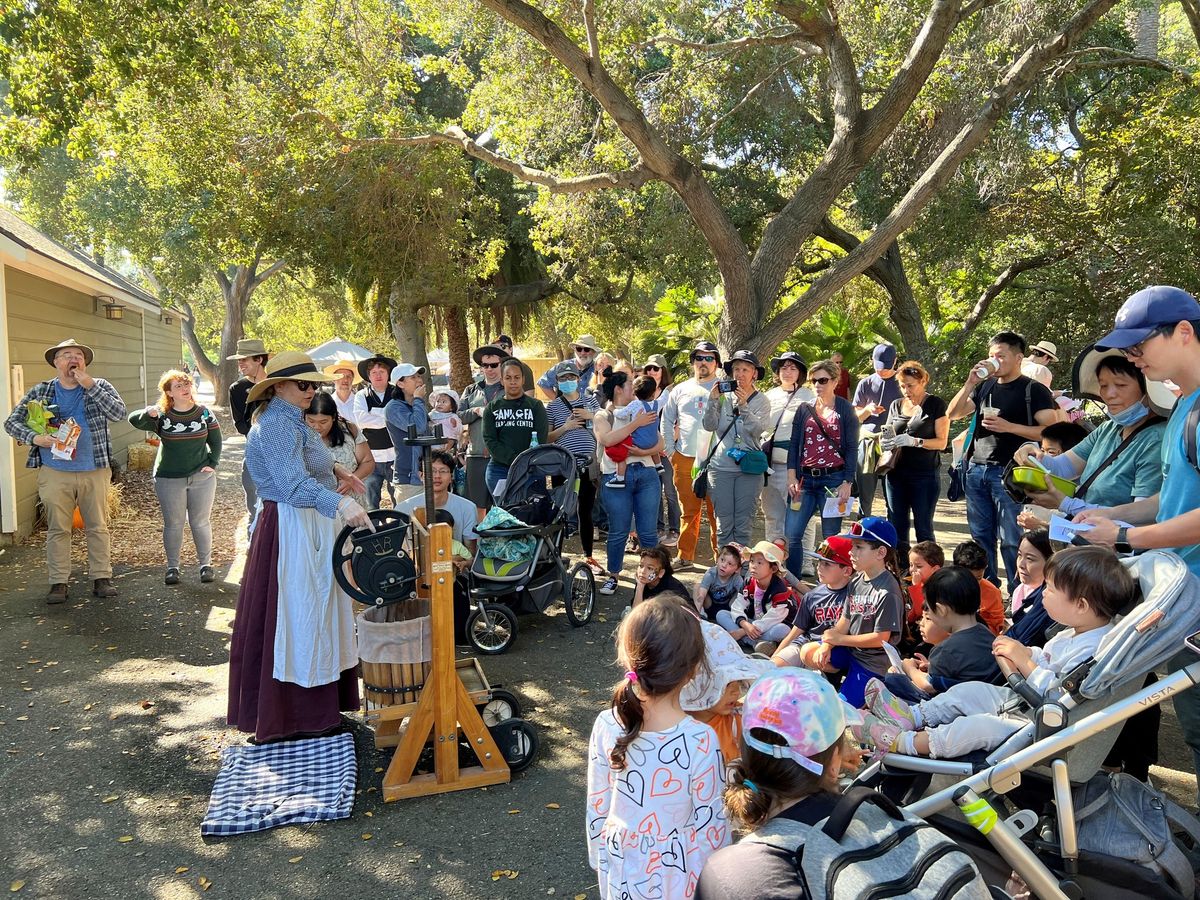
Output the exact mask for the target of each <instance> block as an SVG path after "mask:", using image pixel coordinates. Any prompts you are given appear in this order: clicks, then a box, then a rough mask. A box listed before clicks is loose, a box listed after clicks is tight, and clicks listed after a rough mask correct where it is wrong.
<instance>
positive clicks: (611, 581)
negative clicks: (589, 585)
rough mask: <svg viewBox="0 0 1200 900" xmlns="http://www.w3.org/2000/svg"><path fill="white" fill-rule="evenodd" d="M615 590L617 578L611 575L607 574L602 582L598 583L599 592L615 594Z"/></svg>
mask: <svg viewBox="0 0 1200 900" xmlns="http://www.w3.org/2000/svg"><path fill="white" fill-rule="evenodd" d="M616 592H617V579H616V577H615V576H613V575H609V576H608V578H607V579H605V581H604V584H602V585H600V593H602V594H615V593H616Z"/></svg>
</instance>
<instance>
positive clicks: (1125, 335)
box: [1096, 284, 1200, 350]
mask: <svg viewBox="0 0 1200 900" xmlns="http://www.w3.org/2000/svg"><path fill="white" fill-rule="evenodd" d="M1197 319H1200V303H1197V302H1196V298H1195V297H1193V296H1192V295H1191V294H1189V293H1188V292H1187V291H1185V290H1181V289H1180V288H1177V287H1170V286H1169V285H1162V284H1157V285H1154V286H1153V287H1148V288H1143V289H1142V290H1140V291H1138V292H1137V293H1136V294H1134V295H1133V296H1131V297H1130V298H1129V299H1128V300H1126V301H1125V302H1124V303H1122V304H1121V308H1120V309H1119V310H1117V320H1116V322H1115V323H1114V324H1115V326H1116V327H1115V328H1114V329H1113V330H1112V331H1111V332H1109V333H1108V334H1106V335H1105V336H1104V337H1102V338H1100V340H1098V341H1096V348H1097V349H1098V350H1109V349H1117V350H1124V349H1125V348H1126V347H1132V346H1133V345H1134V344H1137V343H1140V342H1142V341H1144V340H1145V339H1146V338H1148V337H1149V336H1150V333H1151V332H1152V331H1154V329H1155V328H1158V327H1159V326H1160V325H1177V324H1178V323H1180V322H1185V321H1190V322H1194V321H1196V320H1197Z"/></svg>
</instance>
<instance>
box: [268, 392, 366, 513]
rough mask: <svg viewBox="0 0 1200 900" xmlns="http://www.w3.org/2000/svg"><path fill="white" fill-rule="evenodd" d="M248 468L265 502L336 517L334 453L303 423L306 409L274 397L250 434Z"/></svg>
mask: <svg viewBox="0 0 1200 900" xmlns="http://www.w3.org/2000/svg"><path fill="white" fill-rule="evenodd" d="M246 468H247V469H249V470H250V477H251V478H253V479H254V487H255V488H256V489H257V490H258V496H259V497H260V498H261V499H263V500H274V501H275V502H276V503H286V504H287V505H288V506H295V507H299V508H301V509H305V508H315V509H316V510H317V511H318V512H320V513H321V514H322V515H325V516H328V517H329V518H331V519H332V518H333V517H334V516H336V515H337V509H338V503H340V502H341V501H342V495H341V494H339V493H337V492H336V491H335V490H334V488H335V487H337V478H335V477H334V474H333V454H332V453H330V452H329V448H328V447H326V446H325V442H324V441H322V440H321V438H320V437H318V436H317V433H316V432H315V431H313V430H312V429H311V428H309V427H308V426H307V425H305V424H304V411H303V410H302V409H300V407H298V406H293V405H292V404H290V403H288V402H287V401H286V400H283V399H280V398H279V397H275V398H273V399H272V400H271V402H270V403H269V404H268V405H267V408H266V409H264V410H263V411H262V413H261V414H260V415H259V417H258V421H256V422H255V423H254V424H253V425H252V426H251V427H250V434H248V435H247V436H246Z"/></svg>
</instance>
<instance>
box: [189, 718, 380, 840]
mask: <svg viewBox="0 0 1200 900" xmlns="http://www.w3.org/2000/svg"><path fill="white" fill-rule="evenodd" d="M357 779H358V766H357V764H356V763H355V759H354V735H352V734H338V735H332V736H331V737H322V738H307V739H304V740H298V741H281V742H279V743H277V744H263V745H261V746H240V747H226V748H225V749H224V750H222V751H221V771H219V772H218V773H217V781H216V783H215V784H214V785H213V792H212V797H211V798H209V801H208V812H206V813H205V814H204V821H203V822H201V823H200V833H201V834H202V835H204V836H206V837H208V836H213V837H225V836H228V835H232V834H249V833H250V832H252V831H262V830H263V829H266V828H274V827H275V826H277V825H301V824H304V823H306V822H327V821H332V820H334V819H348V818H349V817H350V810H351V809H352V808H353V806H354V788H355V785H356V784H357Z"/></svg>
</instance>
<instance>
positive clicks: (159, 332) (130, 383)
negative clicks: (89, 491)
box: [3, 266, 182, 537]
mask: <svg viewBox="0 0 1200 900" xmlns="http://www.w3.org/2000/svg"><path fill="white" fill-rule="evenodd" d="M4 283H5V290H6V293H7V311H8V321H7V326H8V353H9V361H8V362H9V365H10V367H12V368H11V369H10V371H11V372H12V373H14V375H15V376H19V379H20V381H21V382H22V383H21V384H17V383H16V381H15V380H14V383H13V384H12V393H13V394H14V395H15V397H16V399H18V400H19V399H20V397H21V396H23V395H24V392H25V391H28V390H29V388H31V387H33V385H35V384H37V383H38V382H39V381H45V380H46V379H48V378H52V377H53V376H54V370H53V369H52V368H51V367H50V366H48V365H47V364H46V360H45V358H44V355H43V354H44V352H45V350H46V348H47V347H49V346H52V345H54V344H56V343H58V342H59V341H62V340H66V339H67V338H75V340H77V341H79V342H80V343H83V344H87V345H88V346H89V347H91V348H92V349H93V351H95V359H94V360H93V362H92V365H91V366H90V367H89V368H88V371H89V372H90V373H91V374H92V375H94V376H96V377H99V378H103V379H105V380H106V381H109V382H112V384H113V385H114V386H115V387H116V388H117V390H118V391H119V392H120V394H121V397H122V399H124V401H125V404H126V406H127V407H129V408H130V409H136V408H138V407H140V406H145V405H146V403H147V401H148V399H149V398H151V397H153V396H154V389H155V385H156V383H157V380H158V375H159V374H160V373H161V372H163V371H165V370H166V369H168V368H171V367H173V366H177V365H179V363H180V361H181V358H182V349H181V347H182V336H181V332H180V323H179V318H178V317H177V316H174V315H172V314H171V313H169V312H168V313H167V314H166V315H167V316H170V317H171V320H172V321H171V324H170V325H167V324H166V323H165V322H164V321H163V320H162V319H163V317H160V316H158V315H156V314H153V313H148V312H143V311H141V310H139V309H136V308H133V307H129V306H127V307H126V309H125V311H124V312H125V315H124V318H122V319H119V320H110V319H107V318H105V316H104V309H103V307H101V308H100V309H99V310H98V311H97V310H96V308H95V301H94V300H93V299H92V297H91V296H90V295H88V294H85V293H83V292H82V291H77V290H74V289H72V288H69V287H65V286H63V285H60V284H56V283H54V282H52V281H49V280H47V279H44V278H39V277H37V276H35V275H32V274H30V273H27V272H23V271H21V270H19V269H15V268H13V267H11V266H6V267H5V269H4ZM3 410H4V415H5V416H6V417H7V415H8V413H9V412H10V411H11V406H10V403H9V398H7V397H6V398H4V403H3ZM109 435H110V437H111V439H112V444H113V463H114V465H115V466H116V467H118V468H124V467H125V464H126V459H127V450H128V447H129V445H130V444H131V443H133V442H135V441H141V440H143V439H144V437H145V434H144V432H141V431H138V430H137V429H135V428H133V427H132V426H130V425H129V424H128V423H127V422H124V421H121V422H114V423H112V424H111V425H110V426H109ZM3 439H4V440H11V438H9V437H8V436H7V435H4V436H3ZM28 449H29V448H28V447H17V448H16V452H15V453H14V454H13V456H14V465H15V469H16V473H15V474H16V507H17V532H16V533H17V536H18V537H24V536H26V535H28V534H29V533H30V532H31V531H32V529H33V525H34V522H35V516H36V504H37V471H36V470H35V469H29V468H26V467H25V460H26V458H27V454H28Z"/></svg>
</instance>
